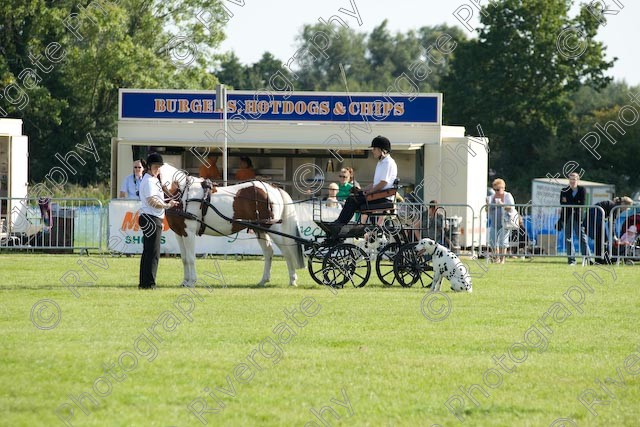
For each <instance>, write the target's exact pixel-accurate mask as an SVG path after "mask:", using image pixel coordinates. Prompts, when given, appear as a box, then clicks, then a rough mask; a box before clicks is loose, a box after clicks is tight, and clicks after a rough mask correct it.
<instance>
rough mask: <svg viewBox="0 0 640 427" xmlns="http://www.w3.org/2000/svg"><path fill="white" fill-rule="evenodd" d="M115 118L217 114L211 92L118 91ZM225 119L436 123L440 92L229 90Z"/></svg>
mask: <svg viewBox="0 0 640 427" xmlns="http://www.w3.org/2000/svg"><path fill="white" fill-rule="evenodd" d="M120 96H121V98H120V119H172V120H220V119H221V112H220V111H214V108H215V99H216V95H215V93H214V92H213V93H210V92H181V91H167V92H162V91H157V92H156V91H135V90H131V91H130V90H121V91H120ZM227 115H228V118H229V119H237V118H238V117H242V118H246V119H247V120H267V121H296V122H305V121H315V122H348V121H363V120H365V119H366V120H369V121H375V122H385V123H432V124H439V123H440V121H439V120H440V105H439V95H415V96H400V95H394V94H375V93H372V94H355V95H352V96H348V95H346V94H345V95H343V94H333V93H325V92H297V93H296V92H294V93H291V94H284V93H277V94H276V93H274V94H266V93H264V92H256V93H249V92H229V93H228V95H227Z"/></svg>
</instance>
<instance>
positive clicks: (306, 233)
mask: <svg viewBox="0 0 640 427" xmlns="http://www.w3.org/2000/svg"><path fill="white" fill-rule="evenodd" d="M295 206H296V213H297V215H298V225H299V229H300V236H301V237H302V238H303V239H307V240H313V239H314V237H316V236H322V235H323V232H322V230H321V229H320V228H319V227H318V226H317V225H316V224H315V222H313V204H312V203H310V202H307V203H297V204H296V205H295ZM139 209H140V202H139V201H137V200H124V199H114V200H112V201H111V202H109V249H110V250H113V251H118V252H122V253H126V254H141V253H142V230H141V229H140V225H139V224H138V217H139ZM339 213H340V208H325V207H323V209H322V215H323V220H325V221H333V220H334V219H336V218H337V217H338V214H339ZM160 251H161V253H163V254H179V253H180V246H179V245H178V241H177V239H176V235H175V233H174V232H173V231H171V230H170V229H169V225H168V224H167V220H166V218H165V220H164V223H163V227H162V238H161V243H160ZM274 251H275V253H276V254H277V255H280V250H279V249H278V248H277V246H275V245H274ZM196 253H197V254H216V255H226V254H243V255H262V250H261V249H260V245H259V244H258V241H257V240H256V236H255V234H253V233H252V232H250V231H247V230H243V231H241V232H239V233H235V234H232V235H229V236H218V237H215V236H200V237H197V238H196Z"/></svg>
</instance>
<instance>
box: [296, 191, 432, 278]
mask: <svg viewBox="0 0 640 427" xmlns="http://www.w3.org/2000/svg"><path fill="white" fill-rule="evenodd" d="M396 191H397V188H394V189H392V191H387V192H384V193H382V194H380V195H379V197H387V196H394V195H395V192H396ZM313 212H314V214H313V216H314V218H313V219H314V222H315V223H316V224H317V225H318V226H319V227H320V228H321V229H322V230H323V231H324V233H325V236H323V237H317V238H316V239H315V241H313V242H307V243H305V245H307V247H308V248H309V250H308V252H307V268H308V270H309V274H310V275H311V277H312V278H313V280H315V281H316V283H318V284H321V285H328V286H333V287H343V286H344V285H345V284H348V283H351V284H352V285H353V286H354V287H357V288H359V287H363V286H365V285H366V284H367V282H368V280H369V278H370V277H371V270H372V268H373V267H372V264H374V265H375V272H376V275H377V276H378V278H379V279H380V281H381V282H382V284H383V285H384V286H393V285H395V284H396V283H397V284H400V285H401V286H403V287H410V286H413V285H414V284H415V283H417V282H420V283H422V286H427V285H428V284H430V283H431V279H432V277H433V275H432V274H431V271H432V269H431V267H430V263H429V261H428V260H427V259H426V258H424V257H422V256H419V255H418V254H417V253H416V252H415V250H413V248H414V246H415V245H416V243H417V241H416V240H417V238H418V237H421V234H422V231H423V230H421V229H420V228H415V227H414V224H415V223H416V221H415V220H414V218H413V217H414V215H411V213H409V214H408V215H404V216H402V215H399V214H398V212H397V209H396V206H395V204H394V203H392V202H389V203H383V204H376V205H375V206H372V207H366V208H365V209H362V210H361V211H360V216H361V218H363V217H366V218H367V221H365V223H353V224H351V223H350V224H346V225H341V224H334V223H332V222H326V221H323V220H322V218H323V216H322V203H321V202H319V201H316V200H314V210H313ZM418 223H419V221H418ZM425 276H426V277H425Z"/></svg>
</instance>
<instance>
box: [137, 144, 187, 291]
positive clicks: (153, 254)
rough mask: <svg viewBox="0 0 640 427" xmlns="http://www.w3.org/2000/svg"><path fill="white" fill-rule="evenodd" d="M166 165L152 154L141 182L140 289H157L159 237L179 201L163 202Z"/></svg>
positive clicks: (158, 156) (157, 155)
mask: <svg viewBox="0 0 640 427" xmlns="http://www.w3.org/2000/svg"><path fill="white" fill-rule="evenodd" d="M163 164H164V162H163V160H162V156H161V155H160V154H158V153H151V154H149V156H148V157H147V167H148V170H147V173H146V174H144V177H143V178H142V182H141V183H140V187H139V192H140V202H141V204H142V207H141V208H140V215H139V217H138V223H139V224H140V229H141V230H142V257H141V258H140V275H139V282H138V288H139V289H154V288H155V287H156V273H157V272H158V261H159V260H160V238H161V237H162V220H163V219H164V210H165V209H169V208H171V207H173V206H176V205H178V203H179V202H178V201H176V200H171V201H170V202H165V201H164V192H163V191H162V186H161V184H160V180H159V179H158V173H159V172H160V166H162V165H163Z"/></svg>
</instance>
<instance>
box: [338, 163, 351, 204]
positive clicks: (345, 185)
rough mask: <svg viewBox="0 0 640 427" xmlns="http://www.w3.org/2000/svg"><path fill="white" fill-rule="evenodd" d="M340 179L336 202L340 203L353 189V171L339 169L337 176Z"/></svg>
mask: <svg viewBox="0 0 640 427" xmlns="http://www.w3.org/2000/svg"><path fill="white" fill-rule="evenodd" d="M338 178H340V182H339V183H338V195H337V196H336V197H337V198H338V201H340V202H342V201H344V200H346V198H347V197H349V194H350V192H351V189H352V188H353V183H352V182H351V181H352V180H353V169H351V168H342V169H340V174H339V175H338Z"/></svg>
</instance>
